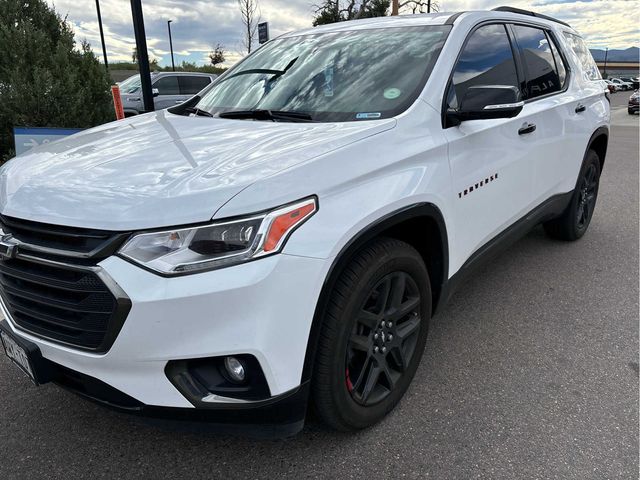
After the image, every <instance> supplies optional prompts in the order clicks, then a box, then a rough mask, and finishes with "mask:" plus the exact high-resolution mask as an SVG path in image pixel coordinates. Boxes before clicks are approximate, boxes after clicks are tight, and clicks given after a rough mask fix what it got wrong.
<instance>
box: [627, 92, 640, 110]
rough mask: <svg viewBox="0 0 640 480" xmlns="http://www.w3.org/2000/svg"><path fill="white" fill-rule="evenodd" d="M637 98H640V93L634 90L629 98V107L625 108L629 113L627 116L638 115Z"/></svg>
mask: <svg viewBox="0 0 640 480" xmlns="http://www.w3.org/2000/svg"><path fill="white" fill-rule="evenodd" d="M639 96H640V93H638V90H636V91H635V92H633V93H632V94H631V96H630V97H629V107H628V108H627V111H628V112H629V115H634V114H636V113H638V98H639Z"/></svg>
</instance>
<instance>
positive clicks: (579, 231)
mask: <svg viewBox="0 0 640 480" xmlns="http://www.w3.org/2000/svg"><path fill="white" fill-rule="evenodd" d="M591 165H595V167H596V175H597V182H596V190H595V196H596V198H595V202H594V204H593V209H594V210H595V207H596V205H597V202H598V192H599V190H600V159H599V157H598V154H597V153H596V152H594V151H593V150H589V151H588V152H587V155H586V157H585V160H584V162H583V163H582V168H581V169H580V175H579V176H578V181H577V182H576V188H575V190H574V193H573V198H572V199H571V205H570V209H569V215H570V217H569V219H568V220H569V221H570V222H571V229H572V234H573V236H574V237H575V238H576V239H578V238H581V237H582V236H583V235H584V234H585V233H586V231H587V230H588V228H589V225H590V224H591V219H592V218H593V213H594V212H591V216H590V217H589V220H588V221H587V223H586V224H585V225H584V226H583V227H582V228H580V227H579V226H578V219H577V218H576V217H577V213H578V204H579V203H580V185H581V184H582V179H583V177H584V174H585V173H586V171H587V169H588V168H589V167H590V166H591Z"/></svg>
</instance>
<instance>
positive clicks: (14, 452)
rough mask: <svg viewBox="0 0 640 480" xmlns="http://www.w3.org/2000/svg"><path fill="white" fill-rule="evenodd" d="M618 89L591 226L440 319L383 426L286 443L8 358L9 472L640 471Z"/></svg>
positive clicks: (463, 293) (632, 246)
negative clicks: (146, 404)
mask: <svg viewBox="0 0 640 480" xmlns="http://www.w3.org/2000/svg"><path fill="white" fill-rule="evenodd" d="M628 96H629V95H628V94H627V93H617V94H615V95H613V100H612V105H613V114H612V118H613V121H612V123H613V127H612V138H611V140H610V145H609V154H608V156H607V161H606V165H605V169H604V173H603V177H602V183H601V188H600V197H599V200H598V205H597V208H596V212H595V215H594V218H593V221H592V223H591V226H590V229H589V232H588V233H587V235H586V236H585V237H584V238H583V239H582V240H581V241H579V242H577V243H573V244H568V243H562V242H557V241H551V240H549V239H547V238H546V237H545V236H544V234H543V232H542V230H541V229H536V230H535V231H533V232H531V233H530V234H529V235H528V236H527V237H526V238H524V239H523V240H521V241H520V242H519V243H517V244H516V245H514V246H513V247H512V248H511V249H510V250H509V251H507V252H506V253H504V254H503V255H502V256H500V257H499V258H497V259H496V260H495V261H494V262H493V263H492V264H491V265H489V266H487V267H486V268H485V269H484V270H482V271H481V272H479V273H478V274H477V275H476V276H474V277H473V278H472V279H470V280H469V281H468V282H467V283H466V285H464V286H463V288H462V289H461V290H460V291H459V292H458V293H457V294H456V296H455V297H454V298H453V299H452V301H451V303H450V304H449V306H448V308H447V309H446V310H445V311H444V312H443V313H442V314H441V315H440V316H439V317H436V318H435V319H434V320H433V322H432V327H431V332H430V337H429V340H428V342H427V350H426V352H425V356H424V358H423V360H422V364H421V366H420V369H419V370H418V373H417V376H416V378H415V380H414V382H413V386H412V388H411V389H410V390H409V392H408V394H407V395H406V397H405V398H404V400H403V401H402V403H401V404H400V405H399V407H398V408H397V409H396V410H395V411H394V412H393V413H392V414H391V415H390V416H389V417H388V418H386V419H385V420H384V421H383V422H382V423H381V424H380V425H378V426H376V427H374V428H371V429H369V430H367V431H364V432H361V433H358V434H354V435H344V434H336V433H333V432H330V431H328V430H326V429H325V428H324V427H323V426H321V425H319V424H318V423H317V422H315V421H313V420H312V421H310V422H309V423H308V425H307V427H306V428H305V430H304V431H303V433H302V434H300V435H298V436H297V437H295V438H293V439H289V440H285V441H255V440H249V439H239V438H232V437H226V436H222V437H221V436H219V435H216V434H215V433H211V432H205V433H203V432H188V431H187V432H185V431H182V430H175V429H167V428H166V427H162V428H161V427H158V426H155V425H148V424H146V423H143V422H141V421H140V420H139V419H137V418H135V417H129V416H124V415H120V414H117V413H113V412H111V411H107V410H104V409H102V408H100V407H98V406H95V405H93V404H91V403H87V402H85V401H83V400H81V399H79V398H76V397H75V396H74V395H72V394H69V393H67V392H64V391H62V390H60V389H58V388H57V387H55V386H51V385H47V386H44V387H40V388H36V387H33V386H31V384H30V383H29V382H28V380H26V378H24V377H23V376H22V374H20V373H19V372H18V370H17V369H16V368H14V367H13V366H11V365H10V364H9V362H8V360H7V359H6V358H5V357H4V356H0V478H5V479H13V478H31V479H33V478H89V477H91V478H164V477H167V478H208V479H218V478H220V479H226V478H248V479H258V478H340V479H342V478H376V479H379V478H408V479H411V478H416V479H417V478H435V479H472V478H491V479H497V478H504V479H520V478H526V479H533V478H540V479H542V478H545V479H547V478H549V479H551V478H562V479H605V478H606V479H613V478H624V479H631V478H637V475H638V209H639V205H638V203H639V202H638V131H639V130H638V116H637V115H636V116H633V117H631V116H629V115H628V114H627V112H626V99H627V98H628Z"/></svg>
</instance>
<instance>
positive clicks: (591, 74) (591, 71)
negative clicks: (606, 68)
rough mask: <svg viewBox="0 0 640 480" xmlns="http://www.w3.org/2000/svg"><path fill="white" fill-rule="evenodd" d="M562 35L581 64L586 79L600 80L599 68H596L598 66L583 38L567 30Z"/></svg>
mask: <svg viewBox="0 0 640 480" xmlns="http://www.w3.org/2000/svg"><path fill="white" fill-rule="evenodd" d="M564 36H565V38H566V39H567V43H568V44H569V47H571V50H573V53H575V54H576V56H577V57H578V61H579V62H580V65H581V66H582V71H583V73H584V75H585V77H586V78H587V79H588V80H600V79H601V78H602V77H601V76H600V70H598V66H597V65H596V62H595V61H594V60H593V57H592V56H591V52H590V51H589V49H588V48H587V44H586V43H584V40H583V39H582V38H581V37H579V36H578V35H574V34H572V33H569V32H564Z"/></svg>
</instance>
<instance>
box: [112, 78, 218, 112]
mask: <svg viewBox="0 0 640 480" xmlns="http://www.w3.org/2000/svg"><path fill="white" fill-rule="evenodd" d="M216 77H217V75H215V74H208V73H192V72H153V73H152V74H151V88H152V89H153V102H154V105H155V108H156V110H162V109H163V108H169V107H173V106H175V105H177V104H179V103H182V102H184V101H185V100H187V99H189V98H191V97H192V96H194V95H195V94H196V93H198V92H199V91H200V90H202V89H203V88H205V87H206V86H208V85H209V84H210V83H211V82H213V80H215V78H216ZM119 86H120V95H121V96H122V106H123V108H124V114H125V116H127V117H130V116H132V115H138V114H139V113H144V104H143V102H142V90H141V88H140V75H134V76H132V77H129V78H127V79H126V80H124V81H123V82H120V84H119Z"/></svg>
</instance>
